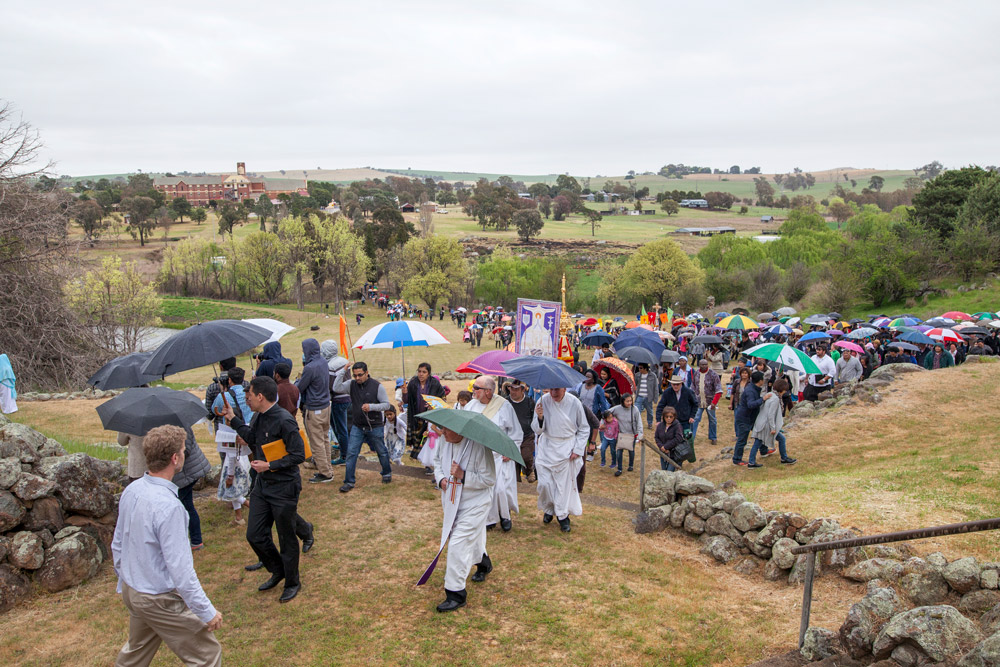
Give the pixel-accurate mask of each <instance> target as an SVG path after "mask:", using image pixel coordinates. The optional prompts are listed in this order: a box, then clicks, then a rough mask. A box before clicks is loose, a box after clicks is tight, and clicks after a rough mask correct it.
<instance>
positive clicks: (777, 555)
mask: <svg viewBox="0 0 1000 667" xmlns="http://www.w3.org/2000/svg"><path fill="white" fill-rule="evenodd" d="M797 546H799V543H798V542H796V541H795V540H792V539H789V538H787V537H782V538H781V539H780V540H778V541H777V542H775V543H774V546H772V547H771V559H772V560H774V561H775V565H777V566H778V567H780V568H781V569H783V570H788V569H790V568H791V567H792V566H793V565H795V560H796V558H798V554H793V553H792V548H793V547H797Z"/></svg>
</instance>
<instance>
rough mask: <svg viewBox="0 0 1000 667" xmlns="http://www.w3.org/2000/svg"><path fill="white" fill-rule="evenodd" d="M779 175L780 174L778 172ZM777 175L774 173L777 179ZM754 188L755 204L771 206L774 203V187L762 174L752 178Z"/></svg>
mask: <svg viewBox="0 0 1000 667" xmlns="http://www.w3.org/2000/svg"><path fill="white" fill-rule="evenodd" d="M779 175H780V174H779ZM777 177H778V175H775V179H777ZM753 183H754V189H755V190H756V191H757V205H758V206H771V205H772V204H773V203H774V187H773V186H772V185H771V184H770V183H768V182H767V178H766V177H764V176H758V177H757V178H755V179H753Z"/></svg>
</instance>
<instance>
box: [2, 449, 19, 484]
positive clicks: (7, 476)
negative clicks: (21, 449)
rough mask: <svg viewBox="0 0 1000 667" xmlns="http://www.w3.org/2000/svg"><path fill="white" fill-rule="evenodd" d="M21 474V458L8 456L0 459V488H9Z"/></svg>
mask: <svg viewBox="0 0 1000 667" xmlns="http://www.w3.org/2000/svg"><path fill="white" fill-rule="evenodd" d="M20 476H21V460H20V459H18V458H16V457H13V456H10V457H7V458H5V459H0V489H9V488H10V487H12V486H14V482H16V481H17V478H18V477H20Z"/></svg>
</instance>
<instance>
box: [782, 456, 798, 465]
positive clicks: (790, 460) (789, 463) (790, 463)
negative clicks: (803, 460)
mask: <svg viewBox="0 0 1000 667" xmlns="http://www.w3.org/2000/svg"><path fill="white" fill-rule="evenodd" d="M796 461H798V459H793V458H791V457H789V458H787V459H781V462H782V463H784V464H785V465H789V466H790V465H792V464H793V463H795V462H796Z"/></svg>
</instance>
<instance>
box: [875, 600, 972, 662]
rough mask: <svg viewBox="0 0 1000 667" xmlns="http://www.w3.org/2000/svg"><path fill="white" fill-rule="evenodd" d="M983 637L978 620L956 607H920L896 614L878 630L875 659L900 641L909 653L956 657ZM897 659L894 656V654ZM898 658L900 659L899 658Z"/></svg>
mask: <svg viewBox="0 0 1000 667" xmlns="http://www.w3.org/2000/svg"><path fill="white" fill-rule="evenodd" d="M981 639H982V633H980V632H979V629H978V628H977V627H976V626H975V624H974V623H973V622H972V621H970V620H969V619H967V618H966V617H965V616H962V614H961V613H959V611H958V610H957V609H955V608H954V607H949V606H947V605H938V606H933V607H917V608H916V609H910V610H909V611H904V612H903V613H902V614H898V615H896V616H894V617H893V618H892V619H891V620H890V621H889V622H888V623H886V624H885V626H884V627H883V628H882V631H881V632H879V634H878V637H877V638H876V639H875V643H874V645H873V646H872V653H873V654H874V656H875V658H876V659H884V658H888V657H890V656H891V655H892V654H893V653H894V651H895V649H896V648H897V647H899V646H901V645H909V646H910V647H911V650H909V651H907V653H909V654H911V655H912V654H914V651H913V650H912V649H916V652H915V654H916V656H917V657H918V659H919V658H921V657H924V656H926V658H927V659H929V660H931V661H934V662H944V661H946V660H954V659H955V657H956V656H959V655H962V654H963V653H965V652H966V651H968V650H969V649H971V648H972V647H973V646H974V645H975V644H976V643H977V642H979V641H980V640H981ZM894 659H895V658H894ZM897 661H898V660H897Z"/></svg>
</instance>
